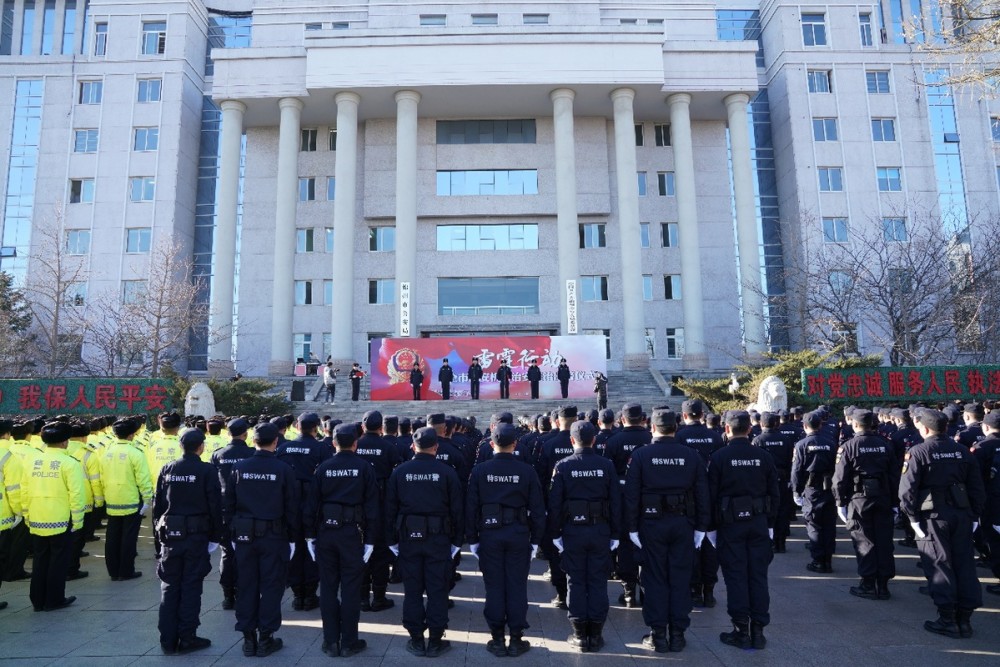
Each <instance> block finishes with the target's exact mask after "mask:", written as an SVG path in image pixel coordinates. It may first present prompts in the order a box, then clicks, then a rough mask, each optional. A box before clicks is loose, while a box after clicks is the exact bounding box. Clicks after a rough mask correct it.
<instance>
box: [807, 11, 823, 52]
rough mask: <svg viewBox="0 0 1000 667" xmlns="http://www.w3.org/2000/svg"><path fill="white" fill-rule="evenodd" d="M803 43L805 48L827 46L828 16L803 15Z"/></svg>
mask: <svg viewBox="0 0 1000 667" xmlns="http://www.w3.org/2000/svg"><path fill="white" fill-rule="evenodd" d="M802 43H803V44H804V45H805V46H826V16H824V15H823V14H803V15H802Z"/></svg>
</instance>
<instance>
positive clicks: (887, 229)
mask: <svg viewBox="0 0 1000 667" xmlns="http://www.w3.org/2000/svg"><path fill="white" fill-rule="evenodd" d="M882 236H883V238H885V240H886V241H894V242H896V243H906V242H907V241H908V240H909V236H908V235H907V233H906V218H882Z"/></svg>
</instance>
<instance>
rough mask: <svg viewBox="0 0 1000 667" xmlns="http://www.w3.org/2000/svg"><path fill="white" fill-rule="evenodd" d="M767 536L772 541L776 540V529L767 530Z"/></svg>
mask: <svg viewBox="0 0 1000 667" xmlns="http://www.w3.org/2000/svg"><path fill="white" fill-rule="evenodd" d="M767 536H768V537H770V538H771V539H772V540H773V539H774V528H768V529H767Z"/></svg>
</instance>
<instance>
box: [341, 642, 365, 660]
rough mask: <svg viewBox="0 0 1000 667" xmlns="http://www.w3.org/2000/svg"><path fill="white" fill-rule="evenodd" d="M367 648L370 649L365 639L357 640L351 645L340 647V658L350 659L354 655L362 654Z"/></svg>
mask: <svg viewBox="0 0 1000 667" xmlns="http://www.w3.org/2000/svg"><path fill="white" fill-rule="evenodd" d="M366 648H368V642H366V641H365V640H364V639H355V640H354V641H353V642H351V643H350V644H344V645H343V646H341V647H340V657H341V658H350V657H351V656H352V655H357V654H358V653H361V652H362V651H364V650H365V649H366Z"/></svg>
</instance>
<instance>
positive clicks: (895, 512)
mask: <svg viewBox="0 0 1000 667" xmlns="http://www.w3.org/2000/svg"><path fill="white" fill-rule="evenodd" d="M892 516H894V517H897V516H899V508H898V507H893V508H892Z"/></svg>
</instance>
